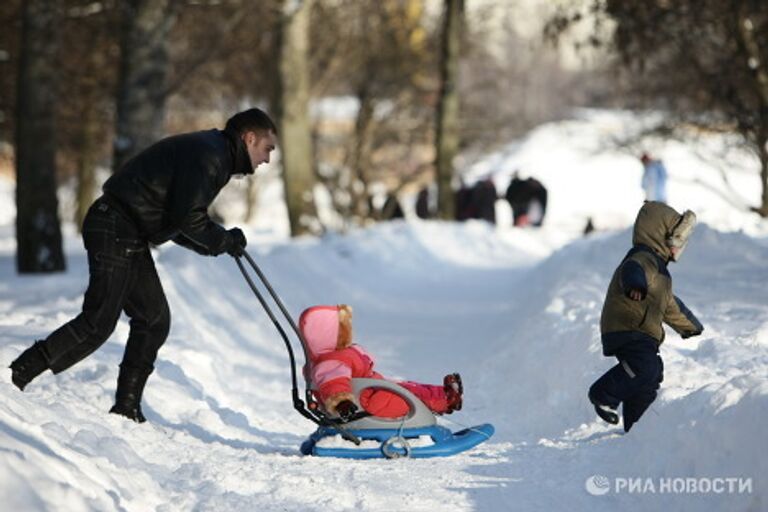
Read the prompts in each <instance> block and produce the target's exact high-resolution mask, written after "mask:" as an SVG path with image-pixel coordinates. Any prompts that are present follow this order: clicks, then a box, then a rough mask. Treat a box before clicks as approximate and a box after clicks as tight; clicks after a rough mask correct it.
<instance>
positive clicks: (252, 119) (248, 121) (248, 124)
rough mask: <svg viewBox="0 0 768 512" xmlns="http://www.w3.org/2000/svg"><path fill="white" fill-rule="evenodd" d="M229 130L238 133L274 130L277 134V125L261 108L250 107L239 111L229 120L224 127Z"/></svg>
mask: <svg viewBox="0 0 768 512" xmlns="http://www.w3.org/2000/svg"><path fill="white" fill-rule="evenodd" d="M224 129H225V130H227V131H232V132H235V133H237V134H238V135H242V134H244V133H246V132H270V131H271V132H273V133H275V134H277V126H275V123H274V121H272V119H271V118H270V117H269V116H268V115H267V113H266V112H264V111H263V110H261V109H258V108H250V109H248V110H243V111H242V112H238V113H237V114H235V115H233V116H232V117H230V118H229V119H228V120H227V124H226V126H225V127H224Z"/></svg>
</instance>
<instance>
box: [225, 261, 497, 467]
mask: <svg viewBox="0 0 768 512" xmlns="http://www.w3.org/2000/svg"><path fill="white" fill-rule="evenodd" d="M243 258H244V259H245V260H246V261H247V262H248V264H249V265H250V267H251V268H252V269H253V271H254V272H255V273H256V274H257V275H258V277H259V279H260V280H261V283H262V284H263V285H264V287H265V288H266V289H267V291H268V292H269V294H270V296H271V297H272V300H273V301H274V302H275V304H276V305H277V306H278V307H279V308H280V311H281V313H282V314H283V316H284V317H285V319H286V321H287V322H288V324H289V325H290V326H291V328H292V330H293V332H294V333H295V335H296V337H297V338H298V339H299V341H300V343H301V348H302V351H303V352H304V359H305V360H306V361H309V355H308V352H307V344H306V341H305V340H304V337H303V336H302V335H301V332H300V331H299V329H298V327H297V326H296V323H295V322H294V321H293V318H292V317H291V315H290V314H289V313H288V311H287V309H286V308H285V306H284V305H283V302H282V301H281V300H280V297H278V295H277V294H276V293H275V291H274V289H273V288H272V286H271V285H270V284H269V281H267V278H266V277H265V276H264V274H263V273H262V272H261V269H259V267H258V265H256V262H255V261H253V258H251V256H250V255H249V254H248V253H247V252H245V251H243V255H242V256H235V262H236V263H237V266H238V268H239V269H240V272H241V273H242V274H243V277H244V278H245V280H246V282H247V283H248V285H249V286H250V287H251V290H253V293H254V294H255V295H256V297H257V298H258V300H259V302H260V303H261V306H262V307H263V308H264V311H265V312H266V313H267V315H268V316H269V318H270V319H271V320H272V323H273V324H274V325H275V328H276V329H277V331H278V332H279V333H280V335H281V337H282V338H283V342H284V343H285V346H286V349H287V351H288V357H289V359H290V363H291V380H292V383H293V389H292V398H293V406H294V409H296V410H297V411H298V412H299V413H300V414H301V415H302V416H304V417H305V418H307V419H309V420H310V421H312V422H313V423H315V424H316V425H318V428H317V430H316V431H315V432H314V433H313V434H312V435H310V436H309V438H308V439H307V440H306V441H304V443H302V445H301V453H302V454H303V455H318V456H324V457H342V458H354V459H371V458H388V459H393V458H399V457H414V458H426V457H445V456H449V455H454V454H456V453H460V452H463V451H465V450H469V449H470V448H473V447H475V446H477V445H478V444H480V443H482V442H483V441H485V440H487V439H488V438H490V437H491V436H492V435H493V433H494V428H493V426H492V425H491V424H489V423H485V424H482V425H478V426H476V427H471V428H466V429H464V430H460V431H458V432H451V431H450V430H449V429H447V428H445V427H443V426H441V425H438V424H437V421H436V419H435V415H434V414H433V413H432V411H430V410H429V409H428V408H427V406H426V405H425V404H424V403H423V402H422V401H421V400H419V399H418V398H417V397H416V396H414V395H413V393H411V392H410V391H408V390H407V389H405V388H403V387H402V386H399V385H397V384H395V383H393V382H389V381H386V380H382V379H352V391H353V395H354V398H355V402H356V405H358V408H359V409H360V410H363V408H362V407H361V406H360V393H361V392H362V391H363V390H365V389H368V388H377V389H386V390H388V391H391V392H393V393H396V394H397V395H399V396H400V397H402V398H403V400H405V401H406V403H407V404H408V407H409V411H408V414H407V415H406V416H404V417H402V418H383V417H378V416H372V415H370V414H368V413H366V412H362V413H357V414H355V415H354V416H353V417H352V419H351V420H350V421H347V422H345V421H342V420H341V419H340V418H338V417H334V416H330V415H328V414H327V413H326V412H325V411H324V410H323V409H322V407H321V406H320V404H318V403H317V402H316V401H315V399H314V395H313V393H312V390H311V383H310V382H307V383H306V384H307V386H306V389H305V393H304V397H305V400H306V404H305V403H304V401H302V399H301V398H300V396H299V391H298V379H297V375H296V358H295V356H294V353H293V347H292V345H291V342H290V340H289V339H288V336H287V334H286V332H285V330H284V329H283V326H282V325H281V324H280V322H279V321H278V320H277V318H276V317H275V314H274V313H273V311H272V309H271V308H270V307H269V305H268V304H267V302H266V300H265V299H264V296H263V295H262V294H261V292H260V291H259V289H258V288H257V287H256V285H255V284H254V282H253V280H252V279H251V277H250V275H249V274H248V272H247V271H246V268H245V266H244V265H243V262H242V259H243ZM337 435H340V436H341V437H342V438H343V439H345V440H346V441H347V442H349V444H350V447H349V448H344V447H322V446H318V442H319V441H320V440H322V439H324V438H327V437H332V436H337ZM422 436H428V437H430V438H431V440H432V442H433V444H431V445H428V446H413V447H412V446H411V444H410V443H409V440H414V439H420V438H421V437H422ZM362 441H378V442H379V443H380V444H379V446H378V447H377V448H355V446H359V445H360V444H361V443H362Z"/></svg>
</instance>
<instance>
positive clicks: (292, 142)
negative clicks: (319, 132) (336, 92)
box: [277, 0, 316, 236]
mask: <svg viewBox="0 0 768 512" xmlns="http://www.w3.org/2000/svg"><path fill="white" fill-rule="evenodd" d="M311 9H312V0H304V1H297V0H287V1H284V2H283V12H282V20H281V23H280V37H279V53H278V55H279V57H278V61H279V73H278V76H279V81H280V83H279V90H278V95H279V96H278V97H279V99H278V103H279V107H278V108H277V111H278V130H279V132H280V133H279V138H280V146H281V148H280V154H281V157H282V164H283V188H284V190H285V203H286V205H287V207H288V218H289V222H290V226H291V235H292V236H298V235H301V234H305V233H309V232H310V231H311V229H310V227H311V226H310V222H311V219H314V218H316V212H315V204H314V194H313V189H314V186H315V175H314V169H313V166H312V132H311V126H310V120H309V112H308V110H309V59H308V53H309V14H310V10H311ZM308 221H309V222H308Z"/></svg>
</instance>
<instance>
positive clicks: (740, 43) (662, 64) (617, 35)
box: [548, 0, 768, 217]
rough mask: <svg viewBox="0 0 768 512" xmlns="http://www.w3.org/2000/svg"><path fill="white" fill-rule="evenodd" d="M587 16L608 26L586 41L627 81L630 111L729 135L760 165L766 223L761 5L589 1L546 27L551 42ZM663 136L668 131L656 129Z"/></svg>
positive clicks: (766, 63) (732, 0)
mask: <svg viewBox="0 0 768 512" xmlns="http://www.w3.org/2000/svg"><path fill="white" fill-rule="evenodd" d="M585 12H590V13H592V14H593V19H595V20H596V21H597V22H598V23H604V22H605V20H606V19H607V20H610V21H611V22H612V23H613V24H614V25H615V30H613V31H611V32H608V37H607V38H603V39H599V38H595V37H592V40H591V41H589V42H590V43H591V44H595V45H607V46H608V47H609V48H611V49H613V50H614V51H615V53H616V55H617V56H618V57H619V61H618V63H619V65H620V66H621V69H623V70H624V71H626V72H628V73H630V75H631V76H630V78H631V80H626V81H625V83H627V84H629V85H630V87H629V88H628V92H630V93H632V97H633V99H634V101H635V106H638V107H653V108H659V107H661V108H665V109H666V110H667V111H668V112H670V113H672V114H674V116H675V117H674V118H673V119H672V121H673V122H674V124H675V125H676V126H681V125H682V124H683V123H684V124H685V125H687V126H691V125H694V126H698V127H703V128H705V129H707V130H717V131H724V130H725V131H733V132H736V133H738V134H740V135H741V137H742V139H743V140H744V142H745V146H746V147H748V148H749V149H751V151H752V152H753V153H754V154H755V155H756V157H757V159H758V161H759V162H760V176H761V183H762V201H761V204H760V205H759V206H757V207H755V208H753V209H754V210H755V211H756V212H758V213H759V214H760V215H762V216H763V217H766V216H768V8H766V3H765V1H764V0H676V1H674V2H668V1H664V2H661V1H658V0H636V1H633V2H622V1H620V0H609V1H602V0H589V1H587V2H580V3H577V4H576V6H575V7H571V8H566V9H564V10H562V11H561V12H560V13H558V15H557V16H555V17H554V18H553V19H552V20H551V21H550V23H549V26H548V30H549V33H550V34H551V35H553V36H554V37H558V36H559V35H560V34H562V33H563V32H564V31H566V30H568V28H569V27H570V26H572V24H573V23H574V22H576V21H578V20H580V19H583V18H584V16H585ZM662 128H663V129H665V130H669V126H664V127H662Z"/></svg>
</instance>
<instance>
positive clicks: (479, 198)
mask: <svg viewBox="0 0 768 512" xmlns="http://www.w3.org/2000/svg"><path fill="white" fill-rule="evenodd" d="M496 199H497V194H496V185H494V183H493V180H492V179H491V178H490V177H487V178H484V179H482V180H480V181H478V182H477V183H475V186H474V187H472V193H471V196H470V201H471V202H472V205H473V213H474V215H473V217H472V218H475V219H480V220H484V221H486V222H490V223H491V224H496Z"/></svg>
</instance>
